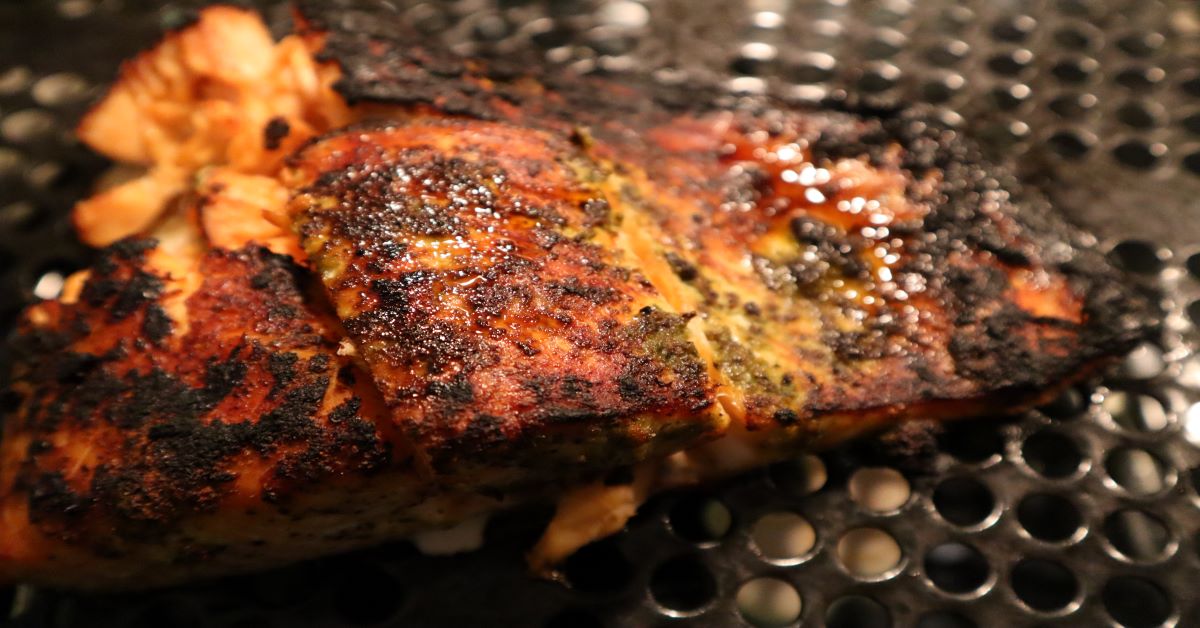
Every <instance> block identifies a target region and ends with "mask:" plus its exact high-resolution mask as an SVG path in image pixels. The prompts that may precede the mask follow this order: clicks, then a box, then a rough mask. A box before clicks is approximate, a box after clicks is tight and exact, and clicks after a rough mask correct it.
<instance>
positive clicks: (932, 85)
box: [921, 74, 966, 105]
mask: <svg viewBox="0 0 1200 628" xmlns="http://www.w3.org/2000/svg"><path fill="white" fill-rule="evenodd" d="M965 84H966V81H965V80H963V77H962V76H961V75H959V74H947V75H945V76H941V77H937V78H933V79H930V80H928V81H926V82H925V83H923V84H922V85H921V97H922V99H923V100H925V101H926V102H929V103H932V104H935V105H936V104H940V103H944V102H947V101H949V100H951V99H953V98H954V97H955V96H957V95H958V94H959V93H960V92H961V90H962V88H963V85H965Z"/></svg>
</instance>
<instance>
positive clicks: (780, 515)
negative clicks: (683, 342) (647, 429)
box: [0, 0, 1200, 628]
mask: <svg viewBox="0 0 1200 628" xmlns="http://www.w3.org/2000/svg"><path fill="white" fill-rule="evenodd" d="M196 4H198V3H194V2H174V3H169V4H159V3H149V2H137V1H134V0H125V1H123V2H120V1H115V0H99V1H96V0H61V1H58V2H51V1H45V0H37V1H31V2H9V3H0V325H3V326H4V327H5V328H7V327H8V326H9V325H10V324H11V321H12V320H13V318H14V317H15V315H16V313H17V311H18V310H19V307H20V306H21V304H22V303H24V302H27V301H28V300H29V299H31V298H32V297H33V296H34V295H35V294H52V293H53V291H54V289H55V287H56V284H57V282H59V281H60V280H61V278H62V277H63V276H64V275H65V274H66V273H68V272H70V271H72V270H74V269H76V268H78V267H80V266H81V265H82V264H84V263H85V262H86V260H87V257H88V253H87V251H86V250H85V249H83V247H81V246H79V245H78V244H76V243H75V242H74V240H73V236H72V235H71V231H70V228H69V225H68V224H67V222H66V220H65V216H66V213H67V210H68V208H69V207H70V204H71V202H72V201H73V200H74V199H77V198H79V197H81V196H82V195H84V194H85V193H86V192H87V190H88V189H89V187H90V186H91V184H92V181H93V179H94V178H95V177H96V176H97V175H98V174H99V173H100V172H101V171H102V170H103V169H104V167H105V166H106V164H105V162H104V161H103V160H102V159H100V158H98V157H96V156H94V155H91V154H89V153H88V152H87V151H85V150H83V149H81V148H80V147H79V146H78V145H77V144H76V143H75V142H74V140H73V139H72V138H71V135H70V127H71V125H72V124H73V123H74V121H75V120H76V119H77V117H78V115H79V114H80V113H81V112H82V110H83V108H84V107H85V106H86V104H87V103H88V102H89V101H91V100H93V99H94V98H95V97H96V96H98V94H99V93H100V91H101V90H102V87H103V85H104V84H105V83H106V82H107V81H109V80H111V79H112V77H113V75H114V73H115V70H116V67H117V63H118V62H119V60H121V59H122V58H125V57H127V56H129V55H130V54H132V53H133V52H135V51H136V50H138V49H139V48H141V47H143V46H145V45H147V44H149V43H151V42H152V41H153V39H154V38H155V36H156V34H157V33H158V32H160V30H161V29H162V28H164V27H169V26H172V25H174V24H177V23H180V22H181V21H183V20H185V19H186V18H187V15H188V10H189V9H190V8H191V7H194V6H195V5H196ZM391 4H392V5H395V6H396V7H397V10H398V11H401V12H403V13H404V14H405V15H406V16H407V17H408V18H409V19H411V20H412V21H413V22H414V23H416V24H418V25H420V27H421V28H423V29H425V30H429V31H433V32H438V33H441V34H442V36H443V37H444V39H445V41H446V43H447V45H449V46H453V47H454V48H455V49H458V50H461V51H462V52H467V53H472V52H477V53H481V54H504V53H505V52H506V51H510V50H515V49H529V48H534V49H537V50H541V51H543V52H544V54H545V56H546V58H547V59H548V61H549V62H551V63H560V64H566V65H572V66H574V67H575V68H577V69H581V70H585V71H600V72H608V73H618V74H619V73H622V72H638V73H644V74H650V75H652V76H654V77H655V78H656V79H657V80H660V81H664V82H680V83H684V84H686V83H687V82H688V81H705V82H709V81H714V80H715V81H719V82H722V83H724V84H726V85H727V87H728V88H729V89H730V90H731V91H749V92H755V91H761V90H766V91H770V92H773V93H776V94H779V95H781V96H784V97H786V98H790V99H793V100H796V101H814V100H823V99H827V98H835V99H837V98H845V97H851V98H855V99H863V100H866V101H868V102H877V103H879V104H896V103H916V102H927V103H932V104H933V105H936V106H937V107H938V110H939V111H940V112H941V115H942V117H943V119H944V120H945V121H946V122H947V123H948V124H951V125H953V126H956V127H959V128H961V129H962V130H963V132H965V133H967V134H969V135H971V136H974V137H975V138H977V139H979V140H980V141H981V142H982V143H983V144H984V145H985V146H986V147H987V148H988V150H990V151H991V153H992V156H993V157H994V158H996V159H997V160H1000V161H1003V162H1007V163H1008V164H1009V165H1011V166H1012V167H1014V168H1016V169H1017V170H1018V171H1019V172H1021V173H1022V174H1023V175H1024V176H1025V177H1026V178H1027V179H1029V180H1030V181H1033V182H1034V183H1036V184H1038V185H1040V186H1041V187H1042V188H1043V189H1044V190H1046V191H1047V193H1048V194H1049V195H1050V196H1051V198H1053V199H1054V200H1055V201H1056V202H1057V204H1058V205H1059V206H1060V207H1062V208H1063V210H1064V211H1067V212H1068V213H1069V214H1071V215H1072V216H1073V217H1075V218H1076V219H1077V220H1078V221H1080V222H1082V223H1084V224H1086V225H1088V226H1090V227H1091V228H1092V229H1093V230H1094V231H1095V232H1096V233H1097V234H1098V235H1099V236H1100V238H1101V241H1102V246H1105V247H1112V250H1113V255H1114V256H1115V257H1116V258H1117V259H1118V260H1119V261H1120V262H1121V263H1122V264H1124V265H1125V266H1126V267H1127V268H1130V269H1131V270H1134V271H1136V272H1137V273H1138V274H1139V277H1140V281H1142V282H1144V283H1145V284H1147V285H1148V286H1151V287H1154V288H1157V289H1159V290H1160V291H1161V292H1162V294H1163V307H1164V316H1163V319H1162V334H1161V338H1160V340H1159V341H1158V342H1157V343H1156V344H1153V345H1147V346H1145V347H1143V348H1141V349H1139V350H1138V351H1137V352H1135V354H1134V355H1133V356H1132V357H1131V358H1130V360H1129V361H1128V362H1127V363H1126V364H1125V365H1124V366H1123V367H1122V368H1120V369H1117V370H1115V371H1114V372H1113V373H1111V374H1109V376H1107V377H1106V378H1104V380H1103V381H1101V382H1097V383H1096V385H1095V386H1088V387H1084V388H1080V389H1078V390H1074V391H1071V393H1070V394H1068V395H1066V396H1064V398H1063V399H1061V400H1060V401H1059V402H1057V403H1055V404H1053V405H1052V406H1051V407H1048V408H1045V409H1044V410H1043V411H1038V412H1031V413H1030V414H1029V415H1028V416H1026V417H1023V418H1021V419H1019V420H1013V421H1007V422H998V421H976V422H969V423H960V424H955V425H953V426H951V427H950V428H948V430H947V431H946V432H945V433H944V434H942V435H941V436H939V437H938V438H937V440H936V441H934V442H927V443H922V442H920V441H919V434H918V433H910V434H901V435H899V436H894V437H892V438H891V440H890V444H889V441H888V440H887V439H883V440H878V439H877V440H872V441H867V442H862V443H856V444H853V445H851V446H848V447H846V448H843V449H841V450H838V451H835V452H830V453H826V454H822V455H821V456H820V457H816V456H809V457H805V458H802V459H799V460H797V461H794V462H789V463H784V464H780V465H776V466H775V467H772V468H771V469H766V470H763V471H761V472H756V473H752V474H749V475H747V476H745V477H742V478H738V479H736V480H733V481H730V482H727V483H725V484H723V485H721V486H714V487H707V488H704V489H697V490H696V491H693V492H688V493H674V494H670V495H665V496H661V497H659V498H656V499H654V500H652V501H651V503H649V504H648V505H647V506H646V507H645V508H644V509H643V510H642V512H641V513H640V514H639V515H638V516H637V517H636V518H635V520H634V521H633V522H631V524H630V526H629V530H628V531H627V532H625V533H622V534H620V535H618V536H616V537H614V538H612V539H609V540H605V541H601V542H599V543H597V544H594V545H592V546H590V547H588V548H585V549H584V550H583V551H581V552H580V553H579V554H578V555H577V556H575V557H574V558H572V559H571V560H570V561H569V563H568V564H567V565H566V569H565V574H566V578H565V579H566V582H565V583H553V582H544V581H538V580H533V579H530V578H529V577H527V576H526V574H525V572H524V564H523V560H522V553H523V551H524V548H526V547H527V546H528V545H529V543H530V542H531V541H532V539H533V538H534V537H535V536H536V534H537V532H538V524H539V522H541V521H544V520H545V517H546V516H547V514H548V513H547V512H546V511H545V509H544V508H541V509H539V508H531V509H530V510H529V511H527V512H520V513H510V514H505V515H501V516H498V517H496V518H495V519H493V521H492V523H491V524H490V525H489V527H488V532H487V537H488V538H489V543H488V544H487V546H486V547H485V548H484V549H483V550H480V551H477V552H473V553H470V554H466V555H462V556H456V557H450V558H432V557H424V556H421V555H419V553H417V552H416V550H415V549H413V547H412V546H411V545H409V544H407V543H400V544H395V545H392V546H388V547H384V548H379V549H374V550H370V551H364V552H360V553H357V554H353V555H349V556H342V557H335V558H330V559H324V560H319V561H314V562H311V563H308V564H304V565H299V566H296V567H293V568H289V569H285V570H281V571H278V572H273V573H268V574H262V575H258V576H251V577H242V578H235V579H227V580H224V581H219V582H214V583H207V584H202V585H196V586H192V587H187V588H181V589H173V590H168V591H161V592H154V593H147V594H137V595H123V596H87V595H76V594H69V593H57V592H52V591H41V590H32V589H29V588H18V589H16V590H12V591H10V592H9V593H10V594H11V595H12V597H13V617H14V618H13V619H12V620H11V621H12V622H13V623H14V624H16V625H25V626H218V625H220V626H225V625H239V626H289V627H290V626H350V625H386V626H509V625H512V626H554V627H567V626H570V627H587V626H643V625H703V626H736V625H745V624H746V623H747V622H748V621H751V620H753V619H754V618H757V621H758V622H759V623H760V624H761V623H762V620H764V616H763V615H762V604H759V603H756V602H755V600H756V599H757V600H759V601H761V600H762V599H768V600H773V601H774V602H775V603H776V606H775V608H774V610H776V611H784V610H789V608H785V607H787V605H788V604H791V605H792V606H791V608H790V610H795V603H796V601H797V600H798V601H799V612H798V615H796V616H795V617H794V618H793V617H782V618H781V619H788V620H790V621H786V622H783V623H782V624H771V625H793V624H799V623H804V624H806V625H807V624H811V625H822V624H824V625H828V626H855V627H871V626H888V625H892V626H914V625H915V626H921V627H922V628H933V627H948V626H997V625H1016V626H1027V625H1035V624H1036V625H1062V626H1100V625H1111V624H1112V623H1114V622H1115V623H1117V624H1120V625H1127V626H1158V625H1164V624H1165V625H1181V626H1197V625H1200V607H1198V601H1197V596H1198V595H1200V594H1198V592H1197V591H1198V590H1197V587H1196V583H1197V582H1198V581H1200V538H1198V537H1197V531H1198V530H1200V496H1198V495H1197V492H1196V488H1197V483H1198V482H1200V472H1197V464H1198V463H1200V449H1197V444H1200V404H1197V401H1200V357H1197V356H1195V355H1194V352H1195V348H1196V347H1197V341H1198V340H1200V335H1198V334H1197V331H1196V327H1195V324H1196V323H1197V322H1198V321H1200V301H1196V300H1195V299H1196V298H1197V297H1200V255H1197V254H1196V253H1197V251H1200V247H1198V246H1197V245H1198V244H1200V220H1197V219H1196V218H1200V7H1198V5H1197V4H1196V3H1195V2H1191V1H1188V0H1164V1H1157V2H1146V1H1140V0H1128V1H1124V2H1109V3H1105V2H1100V1H1095V0H1000V1H994V2H987V1H984V0H972V1H969V2H953V1H948V0H923V1H919V0H918V1H910V0H869V1H868V0H864V1H856V0H819V1H814V0H793V1H791V2H789V1H787V0H730V1H726V2H721V1H711V2H698V1H696V0H646V1H645V2H638V1H634V0H616V1H611V2H600V1H590V0H589V1H585V0H565V1H559V2H548V1H547V2H533V1H525V0H461V1H459V2H440V3H439V2H426V3H418V2H413V1H410V0H405V1H400V0H394V1H392V2H391ZM267 9H268V15H269V16H270V17H271V20H272V23H273V24H275V25H277V26H279V27H281V28H282V27H284V26H285V25H286V20H287V13H286V7H285V6H283V5H281V4H271V5H269V6H268V7H267ZM2 360H4V356H3V354H2V353H0V361H2ZM906 439H907V440H906ZM914 439H918V440H915V441H914ZM901 452H903V453H901ZM914 452H915V453H914ZM897 490H901V493H896V492H895V491H897ZM903 490H907V491H908V496H907V498H904V499H902V500H898V499H895V498H896V496H897V495H898V494H899V495H900V496H903ZM889 500H891V503H888V502H889ZM780 530H783V531H784V532H786V533H787V534H783V535H780V534H779V531H780ZM810 532H811V543H807V542H808V541H809V540H810V536H809V533H810ZM784 541H788V542H784ZM806 544H807V545H810V547H809V548H808V549H804V548H805V545H806ZM864 548H865V549H864ZM801 550H803V551H801ZM889 552H898V554H891V555H889ZM855 555H858V556H860V557H865V558H861V560H856V559H854V558H853V557H854V556H855ZM889 556H890V557H892V558H895V557H897V556H898V558H897V560H895V561H891V560H889ZM864 561H865V562H864ZM867 562H870V563H873V564H872V565H867V564H865V563H867ZM889 563H893V564H889ZM856 566H857V567H858V568H859V570H858V571H856V570H855V567H856ZM867 567H870V569H866V568H867ZM863 569H866V571H863ZM764 579H765V580H764ZM768 606H770V605H768ZM756 609H757V612H758V614H757V615H755V611H756ZM747 617H750V618H751V620H748V619H747Z"/></svg>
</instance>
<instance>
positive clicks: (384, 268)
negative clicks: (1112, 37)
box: [0, 3, 1148, 588]
mask: <svg viewBox="0 0 1200 628" xmlns="http://www.w3.org/2000/svg"><path fill="white" fill-rule="evenodd" d="M234 50H236V51H237V52H238V54H239V58H240V59H243V60H244V61H245V62H242V63H232V62H230V58H229V56H228V55H229V54H230V53H229V52H228V51H234ZM164 68H167V69H164ZM130 129H135V130H136V132H130V131H129V130H130ZM80 134H81V136H82V137H83V139H84V140H85V141H87V142H88V143H89V144H90V145H92V146H93V147H94V148H96V149H97V150H100V151H101V152H104V153H106V154H109V155H110V156H113V157H114V158H117V159H121V160H124V161H127V162H132V163H136V164H139V165H141V166H143V167H144V168H145V173H144V175H143V176H142V177H141V178H140V179H135V180H132V181H129V182H126V183H123V184H121V185H120V186H118V187H116V188H113V189H109V190H105V191H102V192H100V193H99V194H98V195H97V196H96V197H93V198H92V199H88V200H86V201H84V202H82V203H81V204H80V206H79V207H78V208H77V212H76V224H77V226H78V227H79V229H80V235H81V237H82V238H83V239H84V240H85V241H88V242H91V243H94V244H97V245H109V246H108V248H106V249H105V250H104V252H103V253H102V254H101V257H100V261H99V262H98V263H97V265H96V266H95V267H94V268H92V269H91V270H89V271H87V272H86V273H84V274H81V275H79V276H76V277H73V278H72V280H71V281H69V282H68V288H67V290H66V291H65V292H64V295H63V296H62V297H61V298H60V299H59V300H57V301H51V302H45V303H41V304H37V305H35V306H33V307H32V308H31V309H30V310H29V311H28V312H27V313H26V315H25V317H24V319H23V320H22V323H21V326H20V330H19V333H18V337H17V346H18V348H19V349H20V351H19V352H18V355H19V358H18V361H17V364H15V365H14V381H15V384H14V391H15V392H16V393H17V396H18V399H19V402H18V403H17V404H16V405H15V406H14V410H13V411H12V412H11V413H10V416H9V417H8V418H7V419H6V423H5V428H4V435H3V441H2V442H0V456H2V458H0V487H2V488H0V512H2V513H3V516H4V521H5V527H4V530H3V531H2V532H0V573H3V574H4V575H5V576H6V577H7V578H8V579H12V580H27V581H33V582H41V583H47V584H52V585H59V586H79V587H94V588H95V587H101V588H105V587H139V586H155V585H162V584H167V583H171V582H178V581H184V580H188V579H193V578H198V577H205V576H212V575H219V574H224V573H232V572H237V571H245V570H251V569H257V568H264V567H268V566H272V565H276V564H280V563H286V562H290V561H295V560H300V559H303V558H307V557H312V556H318V555H323V554H327V553H331V552H336V551H341V550H345V549H349V548H353V547H360V546H363V545H369V544H372V543H379V542H383V541H386V540H389V539H394V538H401V537H406V536H410V535H412V534H414V533H416V532H419V531H422V530H425V529H429V528H437V527H440V526H446V525H449V524H453V523H455V522H458V521H461V520H463V519H465V518H467V517H469V516H471V515H473V514H476V513H480V512H485V511H488V510H492V509H495V508H501V507H505V506H507V505H509V504H512V503H516V502H519V501H523V500H529V499H544V498H548V497H553V496H562V498H561V501H560V507H559V513H558V516H557V518H556V519H555V520H554V521H553V522H552V523H551V525H550V527H549V529H548V532H547V536H546V537H545V538H544V539H543V541H542V543H540V544H539V545H538V548H537V551H536V552H535V556H534V562H535V564H537V565H538V566H539V567H546V566H550V565H552V564H553V563H554V561H556V560H558V559H561V558H562V557H563V556H564V555H566V554H568V553H570V552H571V551H572V550H574V549H575V548H577V547H578V546H579V545H581V544H583V543H585V542H587V541H588V540H591V539H594V538H596V537H597V536H601V535H604V534H608V533H611V532H614V531H616V530H617V529H619V528H620V527H621V526H622V525H623V524H624V521H625V519H627V518H628V516H630V515H631V514H632V512H633V510H634V509H635V508H636V506H637V503H638V501H639V500H641V499H643V498H644V497H645V496H646V494H647V493H649V492H651V491H653V490H656V489H658V488H662V487H665V486H669V485H673V484H678V483H682V482H692V481H701V480H703V479H706V478H709V477H717V476H721V475H726V474H729V473H733V472H736V471H739V470H743V469H746V468H749V467H752V466H756V465H762V464H767V463H770V462H773V461H776V460H780V459H783V458H785V457H788V456H792V455H795V454H796V453H797V452H799V451H803V450H810V449H814V448H820V447H826V446H829V445H831V444H834V443H837V442H841V441H844V440H846V439H849V438H853V437H856V436H858V435H861V434H864V433H866V432H869V431H872V430H876V429H879V428H881V427H885V426H888V425H893V424H896V423H897V422H900V421H904V420H909V419H930V418H933V419H949V418H954V417H962V416H972V415H979V414H984V413H998V412H1015V411H1020V410H1021V409H1023V408H1026V407H1029V406H1030V405H1032V404H1035V403H1038V402H1039V401H1041V400H1045V399H1047V398H1048V396H1049V395H1053V394H1055V392H1056V391H1058V390H1060V389H1061V388H1062V387H1063V386H1066V385H1069V384H1070V383H1072V382H1075V381H1078V380H1080V379H1082V378H1086V377H1088V376H1090V375H1091V374H1093V373H1095V372H1097V371H1098V370H1099V369H1101V368H1103V367H1104V366H1105V365H1106V364H1108V363H1110V362H1111V361H1112V360H1113V359H1114V358H1116V357H1118V356H1120V355H1121V354H1123V353H1124V352H1126V351H1127V350H1128V349H1130V348H1131V347H1132V346H1133V345H1134V344H1135V343H1136V342H1138V341H1139V340H1141V339H1142V338H1143V337H1145V335H1146V333H1147V331H1148V323H1147V321H1148V316H1147V313H1148V305H1147V303H1146V302H1145V301H1144V300H1142V299H1139V298H1137V297H1135V296H1130V295H1131V292H1130V291H1129V290H1128V289H1125V288H1124V287H1123V286H1124V285H1125V284H1124V282H1123V278H1122V277H1121V275H1120V273H1119V272H1118V271H1116V270H1115V269H1114V268H1112V267H1111V266H1110V265H1109V264H1108V263H1107V262H1106V261H1105V259H1104V256H1103V255H1101V254H1100V253H1099V252H1098V251H1097V250H1096V247H1095V242H1094V239H1092V238H1091V237H1090V236H1089V235H1088V234H1086V233H1085V232H1083V231H1081V230H1079V229H1077V228H1075V227H1073V226H1071V225H1069V224H1068V223H1067V222H1065V221H1064V220H1063V219H1062V218H1060V217H1059V216H1058V215H1057V214H1056V213H1055V212H1054V211H1053V210H1052V208H1051V207H1050V206H1049V204H1048V203H1047V202H1046V201H1045V200H1044V199H1043V198H1041V197H1040V196H1039V195H1038V194H1036V193H1035V192H1033V191H1030V190H1026V189H1022V187H1021V186H1020V185H1019V184H1018V183H1017V182H1016V181H1015V180H1014V179H1013V178H1012V177H1010V176H1008V175H1007V174H1006V173H1005V172H1004V171H1003V170H1002V169H999V168H996V167H994V166H991V165H989V164H988V163H986V161H985V160H983V159H982V158H981V157H980V155H979V153H978V151H977V150H975V149H974V148H973V147H972V145H971V143H970V142H969V141H967V140H965V139H963V138H961V137H959V135H958V133H957V132H955V131H954V130H951V129H947V128H945V127H944V126H942V125H939V124H937V123H936V122H935V121H933V120H932V119H930V118H929V117H928V116H924V115H922V114H921V113H920V112H919V111H916V112H912V111H908V112H903V111H902V112H890V113H886V114H881V115H872V116H864V115H856V114H852V113H845V112H835V111H827V110H816V109H796V108H791V107H787V106H784V105H783V104H781V103H778V102H775V101H772V100H770V99H768V98H731V97H727V96H725V95H722V94H720V93H718V92H716V91H710V90H703V89H697V90H695V91H693V92H689V93H688V94H687V97H686V98H680V97H679V94H678V92H677V90H675V91H673V90H670V89H666V88H663V87H656V86H653V85H650V84H643V83H640V82H639V81H637V80H633V79H631V80H629V81H625V82H622V83H617V82H606V81H602V80H598V79H593V78H586V77H580V76H575V75H571V74H569V73H564V72H561V71H559V72H553V71H548V70H547V71H541V70H538V69H537V68H536V66H531V65H527V64H520V63H516V62H513V61H512V60H508V61H492V62H483V61H479V60H472V59H462V58H458V57H456V56H454V55H452V54H450V53H448V52H446V51H445V50H444V49H442V48H440V47H438V46H436V45H432V44H429V43H425V42H424V41H423V40H422V39H421V37H420V36H419V34H417V33H415V32H413V31H412V29H411V28H409V27H408V25H406V24H405V23H404V22H403V21H402V20H401V19H400V18H399V17H398V16H396V15H394V14H393V13H391V12H390V11H389V9H388V8H387V6H386V4H384V3H379V4H375V3H360V4H358V5H356V6H355V7H351V8H346V7H337V8H330V7H329V5H327V4H325V3H311V4H308V3H300V7H299V10H298V12H297V33H296V34H294V35H291V36H289V37H287V38H285V39H284V40H283V41H280V42H273V41H272V40H271V39H270V37H269V36H268V35H267V34H266V29H265V28H264V27H263V26H262V24H261V22H260V21H258V19H257V17H256V16H254V14H252V13H250V12H246V11H242V10H239V9H232V8H227V7H216V8H212V9H208V10H206V11H205V12H203V13H202V14H201V15H200V17H199V18H198V21H197V22H196V23H195V24H194V25H192V26H190V27H188V28H185V29H183V30H181V31H178V32H176V33H172V34H171V35H169V36H167V38H166V39H165V40H164V42H163V43H162V44H160V45H159V46H158V47H157V48H155V49H154V50H152V51H150V52H148V53H145V54H144V55H143V56H142V57H139V58H138V59H137V60H135V61H134V62H133V63H131V64H129V65H128V66H126V69H125V71H124V72H123V74H122V76H121V78H120V79H119V80H118V82H117V83H116V84H115V85H114V87H113V89H112V91H110V93H109V95H108V96H107V97H106V98H105V99H104V100H102V101H101V102H100V103H99V104H98V105H97V107H96V108H95V109H94V110H93V111H92V112H91V113H90V114H89V115H88V116H87V117H86V118H85V120H84V122H83V124H82V125H81V128H80ZM128 238H134V239H128ZM113 242H116V243H115V244H113Z"/></svg>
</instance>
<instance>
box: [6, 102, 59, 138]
mask: <svg viewBox="0 0 1200 628" xmlns="http://www.w3.org/2000/svg"><path fill="white" fill-rule="evenodd" d="M54 127H55V120H54V116H52V115H50V114H49V113H47V112H45V111H42V110H41V109H22V110H20V111H15V112H13V113H10V114H8V115H7V116H4V119H3V120H0V137H3V138H4V139H6V140H8V141H10V142H12V143H14V144H22V143H26V142H31V141H33V140H35V139H38V138H40V137H42V136H44V135H47V134H48V133H50V132H51V131H52V130H54Z"/></svg>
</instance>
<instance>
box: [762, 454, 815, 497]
mask: <svg viewBox="0 0 1200 628" xmlns="http://www.w3.org/2000/svg"><path fill="white" fill-rule="evenodd" d="M767 474H768V475H769V476H770V478H771V482H772V483H773V484H775V486H777V487H778V488H780V489H781V490H784V491H787V492H788V493H792V494H794V495H808V494H809V493H815V492H816V491H819V490H821V487H823V486H825V482H826V481H827V480H828V477H829V476H828V473H827V472H826V471H825V463H824V462H821V459H820V458H818V457H817V456H814V455H812V454H804V455H802V456H799V457H797V458H793V459H791V460H785V461H783V462H779V463H776V464H773V465H771V466H770V467H768V469H767Z"/></svg>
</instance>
